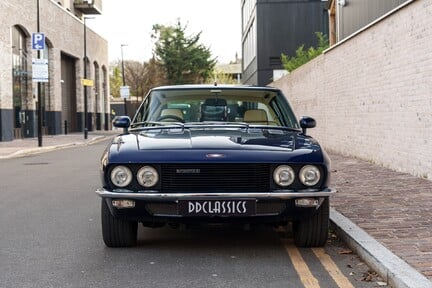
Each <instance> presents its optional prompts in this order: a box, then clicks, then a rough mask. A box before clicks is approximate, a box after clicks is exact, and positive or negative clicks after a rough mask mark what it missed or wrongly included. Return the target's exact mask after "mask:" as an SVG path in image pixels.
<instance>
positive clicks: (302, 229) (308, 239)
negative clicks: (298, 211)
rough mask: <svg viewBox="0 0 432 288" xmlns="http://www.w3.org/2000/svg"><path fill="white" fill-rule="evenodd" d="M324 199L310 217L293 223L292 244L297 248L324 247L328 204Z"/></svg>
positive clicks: (327, 227)
mask: <svg viewBox="0 0 432 288" xmlns="http://www.w3.org/2000/svg"><path fill="white" fill-rule="evenodd" d="M329 202H330V201H329V199H328V198H326V199H325V200H324V202H323V203H322V204H321V206H320V207H319V208H318V210H317V211H316V212H315V213H314V214H313V215H311V216H310V217H307V218H304V219H299V220H295V221H293V232H294V243H295V245H296V246H298V247H319V246H324V245H325V243H326V242H327V239H328V230H329V216H330V204H329Z"/></svg>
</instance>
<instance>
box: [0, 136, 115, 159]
mask: <svg viewBox="0 0 432 288" xmlns="http://www.w3.org/2000/svg"><path fill="white" fill-rule="evenodd" d="M118 133H119V131H97V132H89V133H88V135H87V139H84V133H71V134H67V135H55V136H53V135H44V136H43V137H42V147H39V146H38V144H39V143H38V138H37V137H36V138H23V139H17V140H13V141H1V142H0V159H8V158H14V157H22V156H26V155H28V154H35V153H42V152H47V151H51V150H55V149H63V148H67V147H73V146H79V145H89V144H91V143H94V142H95V141H99V140H103V139H106V138H107V137H112V136H114V135H117V134H118Z"/></svg>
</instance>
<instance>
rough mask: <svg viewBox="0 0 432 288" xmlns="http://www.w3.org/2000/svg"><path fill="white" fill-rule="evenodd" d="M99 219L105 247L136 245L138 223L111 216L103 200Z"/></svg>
mask: <svg viewBox="0 0 432 288" xmlns="http://www.w3.org/2000/svg"><path fill="white" fill-rule="evenodd" d="M101 218H102V236H103V240H104V242H105V245H106V246H108V247H130V246H135V245H136V242H137V231H138V222H136V221H127V220H123V219H118V218H116V217H114V216H112V215H111V212H110V210H109V208H108V204H107V203H106V200H105V199H102V205H101Z"/></svg>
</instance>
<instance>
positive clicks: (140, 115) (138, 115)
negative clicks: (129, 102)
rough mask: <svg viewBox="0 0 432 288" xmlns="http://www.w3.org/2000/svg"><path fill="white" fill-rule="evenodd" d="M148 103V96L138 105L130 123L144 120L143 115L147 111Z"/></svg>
mask: <svg viewBox="0 0 432 288" xmlns="http://www.w3.org/2000/svg"><path fill="white" fill-rule="evenodd" d="M148 103H149V100H148V98H146V99H145V100H144V102H143V103H142V104H141V105H140V107H139V108H138V110H137V112H136V114H135V117H134V119H133V121H132V123H139V122H143V121H144V119H145V116H146V115H145V114H146V111H148V109H147V106H148Z"/></svg>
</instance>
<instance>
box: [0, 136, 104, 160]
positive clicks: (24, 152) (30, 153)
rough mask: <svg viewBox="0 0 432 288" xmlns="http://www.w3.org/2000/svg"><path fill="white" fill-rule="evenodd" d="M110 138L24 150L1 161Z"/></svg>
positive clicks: (96, 138) (3, 157)
mask: <svg viewBox="0 0 432 288" xmlns="http://www.w3.org/2000/svg"><path fill="white" fill-rule="evenodd" d="M108 138H109V137H108V136H97V137H95V138H93V139H90V140H88V141H87V142H70V143H66V144H60V145H51V146H45V147H37V148H23V149H22V150H18V151H15V152H13V153H11V154H9V155H4V156H1V155H0V159H11V158H18V157H25V156H28V155H34V154H40V153H44V152H49V151H54V150H60V149H66V148H70V147H78V146H85V145H91V144H94V143H98V142H100V141H103V140H105V139H108Z"/></svg>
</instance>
